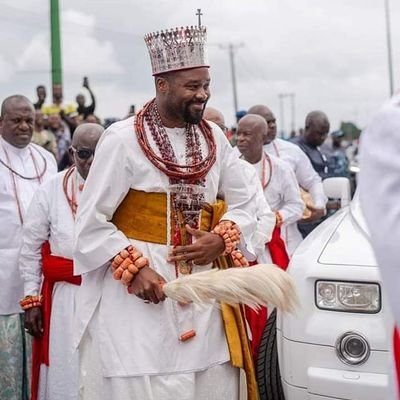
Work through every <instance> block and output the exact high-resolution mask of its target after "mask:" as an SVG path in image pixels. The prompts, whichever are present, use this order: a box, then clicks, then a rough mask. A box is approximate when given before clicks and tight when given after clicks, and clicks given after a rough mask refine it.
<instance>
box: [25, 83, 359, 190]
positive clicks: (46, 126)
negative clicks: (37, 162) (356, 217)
mask: <svg viewBox="0 0 400 400" xmlns="http://www.w3.org/2000/svg"><path fill="white" fill-rule="evenodd" d="M82 87H83V88H85V89H86V90H87V92H88V94H89V96H90V104H89V105H87V104H86V98H85V95H84V94H83V93H79V94H77V95H76V97H75V103H65V102H64V98H63V90H62V85H60V84H55V85H53V90H52V103H48V102H47V101H46V99H47V98H48V96H47V90H46V87H45V86H44V85H39V86H37V88H36V95H37V99H36V101H34V102H33V104H34V107H35V110H36V111H35V114H36V115H35V128H34V133H33V138H32V142H33V143H36V144H38V145H40V146H42V147H44V148H45V149H46V150H48V151H50V152H51V153H53V154H54V156H55V158H56V160H57V163H58V168H59V170H63V169H65V168H67V167H69V166H70V165H71V160H70V158H69V155H68V151H67V150H68V148H69V146H70V144H71V140H72V137H73V134H74V131H75V129H76V128H77V126H78V125H80V124H82V123H85V122H94V123H98V124H101V125H103V126H104V127H105V128H107V127H108V126H110V125H111V124H112V123H114V122H116V121H118V120H119V119H118V118H106V119H104V120H101V119H100V118H99V117H98V116H97V115H96V114H95V111H96V98H95V95H94V93H93V91H92V88H91V87H90V85H89V80H88V78H87V77H84V78H83V84H82ZM135 113H136V110H135V106H134V105H131V106H130V107H129V110H128V113H127V115H126V116H125V118H128V117H130V116H133V115H135ZM246 114H247V111H245V110H242V111H239V112H237V114H236V119H237V122H239V120H240V119H241V118H243V117H244V116H245V115H246ZM223 130H224V132H225V134H226V136H227V138H228V140H229V141H230V143H231V144H232V145H233V146H235V145H236V140H237V137H236V136H237V135H236V130H237V125H235V126H232V127H231V128H228V127H225V126H224V129H223ZM304 132H305V129H304V128H303V127H302V128H300V129H299V130H298V131H295V130H292V131H291V132H290V134H289V137H288V139H287V140H289V141H291V142H293V143H296V144H298V145H300V143H301V142H303V139H302V138H304ZM307 146H311V147H317V152H318V153H320V155H321V160H322V164H323V168H322V171H323V172H321V173H319V175H320V176H321V178H322V179H324V178H327V177H333V176H343V177H348V178H350V180H351V183H352V189H353V191H354V189H355V186H356V181H355V175H356V172H358V140H352V139H350V140H349V138H348V137H346V135H345V133H344V132H343V131H342V130H334V131H331V132H330V133H329V134H328V132H327V134H326V135H325V136H324V138H323V140H322V141H321V142H320V143H317V144H316V145H315V144H314V143H312V141H311V143H307V139H306V140H305V141H304V146H303V150H305V149H306V148H307ZM300 147H302V146H300ZM306 154H307V151H306ZM308 155H309V154H308ZM311 162H312V160H311ZM317 172H318V171H317Z"/></svg>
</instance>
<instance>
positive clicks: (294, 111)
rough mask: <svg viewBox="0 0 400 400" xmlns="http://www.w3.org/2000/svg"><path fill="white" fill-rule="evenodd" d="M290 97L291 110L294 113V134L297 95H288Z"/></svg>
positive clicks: (294, 129) (293, 129) (292, 127)
mask: <svg viewBox="0 0 400 400" xmlns="http://www.w3.org/2000/svg"><path fill="white" fill-rule="evenodd" d="M288 96H289V97H290V109H291V111H292V115H291V117H292V121H291V130H292V132H294V131H296V103H295V99H296V94H295V93H288Z"/></svg>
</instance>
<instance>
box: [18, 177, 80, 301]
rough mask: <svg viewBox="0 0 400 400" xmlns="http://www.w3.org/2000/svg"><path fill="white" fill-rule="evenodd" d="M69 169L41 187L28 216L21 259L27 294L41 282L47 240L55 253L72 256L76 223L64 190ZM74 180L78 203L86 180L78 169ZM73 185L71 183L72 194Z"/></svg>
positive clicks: (23, 233) (35, 195) (65, 256)
mask: <svg viewBox="0 0 400 400" xmlns="http://www.w3.org/2000/svg"><path fill="white" fill-rule="evenodd" d="M66 172H67V171H62V172H59V173H58V174H57V175H55V176H53V177H52V178H51V179H50V180H48V181H47V182H46V183H44V184H43V185H42V186H40V188H39V189H38V190H37V191H36V193H35V194H34V196H33V198H32V202H31V204H30V206H29V209H28V213H27V216H26V218H25V223H24V227H23V231H22V248H21V255H20V260H19V264H20V265H19V268H20V271H21V276H22V279H23V280H24V295H25V296H27V295H35V294H38V293H39V290H40V284H41V281H42V265H41V246H42V244H43V243H44V242H45V241H46V240H49V243H50V248H51V254H52V255H54V256H58V257H64V258H68V259H72V250H73V240H74V238H73V235H74V223H75V222H74V218H73V215H72V211H71V208H70V206H69V204H68V201H67V199H66V197H65V193H64V190H63V180H64V176H65V174H66ZM71 180H73V181H74V185H73V186H74V188H75V197H76V201H77V202H79V198H80V195H81V192H80V191H79V185H80V184H82V183H83V182H84V180H83V178H82V177H81V176H80V175H79V174H78V173H77V172H76V170H75V171H74V172H73V174H72V176H71ZM70 183H71V181H70ZM71 186H72V185H71V184H69V185H68V190H69V192H68V193H69V194H70V195H71V194H72V192H71V191H70V190H71V189H72V187H71Z"/></svg>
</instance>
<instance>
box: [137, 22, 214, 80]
mask: <svg viewBox="0 0 400 400" xmlns="http://www.w3.org/2000/svg"><path fill="white" fill-rule="evenodd" d="M144 41H145V42H146V45H147V49H148V51H149V55H150V60H151V67H152V70H153V75H158V74H162V73H164V72H169V71H177V70H180V69H189V68H199V67H209V66H210V65H209V63H208V57H207V48H206V41H207V30H206V28H205V27H204V26H190V27H189V26H187V27H186V28H184V27H181V28H175V29H167V30H165V31H161V32H153V33H149V34H147V35H146V36H145V37H144Z"/></svg>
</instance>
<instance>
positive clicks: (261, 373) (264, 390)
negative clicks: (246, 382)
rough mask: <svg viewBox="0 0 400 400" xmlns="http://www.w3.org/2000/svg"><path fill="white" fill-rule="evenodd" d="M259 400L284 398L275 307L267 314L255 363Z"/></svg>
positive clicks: (280, 399)
mask: <svg viewBox="0 0 400 400" xmlns="http://www.w3.org/2000/svg"><path fill="white" fill-rule="evenodd" d="M256 371H257V383H258V390H259V393H260V400H285V395H284V394H283V388H282V381H281V374H280V371H279V361H278V347H277V343H276V309H274V310H273V311H272V312H271V314H270V315H269V316H268V320H267V324H266V325H265V328H264V332H263V336H262V339H261V342H260V347H259V350H258V357H257V363H256Z"/></svg>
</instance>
